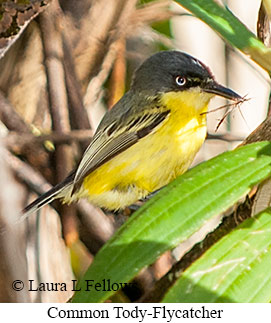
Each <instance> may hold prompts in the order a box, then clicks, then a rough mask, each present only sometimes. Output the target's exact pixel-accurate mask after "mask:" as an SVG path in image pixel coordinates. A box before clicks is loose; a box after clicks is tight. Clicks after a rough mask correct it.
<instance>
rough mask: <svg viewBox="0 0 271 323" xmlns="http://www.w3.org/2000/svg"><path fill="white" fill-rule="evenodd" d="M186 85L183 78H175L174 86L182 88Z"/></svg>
mask: <svg viewBox="0 0 271 323" xmlns="http://www.w3.org/2000/svg"><path fill="white" fill-rule="evenodd" d="M185 83H186V78H185V77H183V76H177V77H176V84H177V85H179V86H184V85H185Z"/></svg>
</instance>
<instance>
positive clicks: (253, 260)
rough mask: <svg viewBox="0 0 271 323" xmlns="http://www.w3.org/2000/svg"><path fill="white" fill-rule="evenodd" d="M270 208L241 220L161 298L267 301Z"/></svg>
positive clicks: (270, 280) (270, 283)
mask: <svg viewBox="0 0 271 323" xmlns="http://www.w3.org/2000/svg"><path fill="white" fill-rule="evenodd" d="M270 264H271V210H270V209H268V210H266V211H265V212H263V213H261V214H259V215H257V216H256V217H254V218H251V219H248V220H246V221H244V222H243V223H242V224H241V225H240V226H238V227H237V228H236V229H235V230H233V231H232V232H231V233H229V234H228V235H227V236H225V237H224V238H222V239H221V240H220V241H219V242H217V243H216V244H215V245H214V246H212V247H211V248H210V249H209V250H208V251H207V252H206V253H205V254H204V255H203V256H202V257H201V258H199V259H198V261H196V262H195V263H194V264H193V265H192V266H191V267H190V268H188V269H187V270H186V271H185V272H184V273H183V274H182V276H181V277H180V279H178V280H177V282H176V283H175V285H174V286H173V287H172V288H171V289H170V290H169V291H168V293H167V294H166V296H165V297H164V299H163V302H183V303H185V302H187V303H193V302H195V303H196V302H204V303H211V302H212V303H213V302H220V303H221V302H238V303H240V302H270V300H271V271H270Z"/></svg>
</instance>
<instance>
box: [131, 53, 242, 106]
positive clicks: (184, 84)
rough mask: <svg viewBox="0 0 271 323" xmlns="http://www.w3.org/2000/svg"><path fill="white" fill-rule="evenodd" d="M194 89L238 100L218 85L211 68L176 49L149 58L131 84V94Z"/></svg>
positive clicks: (229, 91) (238, 97) (237, 96)
mask: <svg viewBox="0 0 271 323" xmlns="http://www.w3.org/2000/svg"><path fill="white" fill-rule="evenodd" d="M196 87H197V88H198V87H200V88H201V89H202V91H205V92H209V93H214V94H217V95H221V96H223V97H226V98H228V99H235V100H236V99H241V97H240V96H239V95H238V94H237V93H235V92H233V91H232V90H230V89H228V88H225V87H223V86H222V85H220V84H218V83H217V82H216V81H215V80H214V76H213V75H212V73H211V71H210V69H209V68H208V67H207V66H205V65H204V64H203V63H201V62H200V61H199V60H198V59H196V58H194V57H192V56H190V55H188V54H186V53H183V52H180V51H175V50H172V51H162V52H159V53H156V54H154V55H152V56H151V57H149V58H148V59H147V60H146V61H145V62H143V64H142V65H141V66H140V67H139V68H138V69H137V70H136V72H135V75H134V78H133V82H132V85H131V89H132V90H134V91H144V90H146V91H148V92H149V93H152V94H154V93H158V92H171V91H176V92H177V91H184V90H188V89H191V88H196Z"/></svg>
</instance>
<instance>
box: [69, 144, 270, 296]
mask: <svg viewBox="0 0 271 323" xmlns="http://www.w3.org/2000/svg"><path fill="white" fill-rule="evenodd" d="M270 155H271V144H270V143H269V142H260V143H256V144H251V145H247V146H244V147H241V148H238V149H236V150H234V151H231V152H226V153H223V154H221V155H220V156H218V157H215V158H213V159H211V160H209V161H207V162H204V163H202V164H200V165H198V166H197V167H195V168H193V169H191V170H190V171H188V172H186V173H185V174H183V175H182V176H180V177H179V178H177V179H176V180H175V181H173V182H172V183H171V184H169V185H168V186H167V187H165V188H164V189H163V190H161V191H160V192H159V193H158V194H157V195H155V196H154V197H153V198H152V199H151V200H150V201H149V202H147V203H146V204H145V205H144V206H143V207H141V208H140V209H139V210H138V211H137V212H135V214H133V216H131V217H130V218H129V220H128V221H127V222H126V223H125V224H124V225H123V226H122V227H121V228H120V230H118V232H117V233H116V234H115V235H114V237H113V238H112V239H110V240H109V241H108V242H107V243H106V244H105V245H104V247H103V248H102V249H101V250H100V252H99V253H98V254H97V255H96V257H95V259H94V262H93V263H92V265H91V266H90V268H89V269H88V271H87V273H86V274H85V276H84V278H83V279H82V281H81V282H80V284H79V287H81V289H82V290H81V291H80V292H78V293H76V294H75V296H74V298H73V301H74V302H101V301H104V300H106V299H107V298H108V297H110V296H111V295H112V294H113V293H114V291H113V290H99V291H97V290H95V289H93V288H92V289H91V291H86V280H94V282H95V283H101V282H102V281H103V279H106V280H107V279H110V280H111V283H125V282H128V281H130V280H131V279H132V278H133V277H135V275H136V274H137V273H138V272H139V271H140V270H141V269H142V268H144V267H145V266H147V265H149V264H151V263H153V262H154V261H155V259H156V258H157V257H158V256H159V255H160V254H162V253H163V252H165V251H166V250H168V249H172V248H173V247H175V246H176V245H178V244H179V243H180V242H182V241H185V240H186V239H187V238H188V237H190V236H191V235H192V234H193V233H195V232H196V231H198V230H199V229H200V228H201V227H202V225H203V224H205V223H206V221H208V220H209V219H211V218H212V217H213V216H215V215H217V214H219V213H221V212H223V211H225V210H226V209H227V208H229V207H230V206H231V205H233V204H234V203H236V202H237V201H238V200H239V199H240V198H241V197H242V196H244V195H245V194H247V193H248V192H249V190H250V189H251V187H252V186H254V185H255V184H257V183H258V182H260V181H262V180H263V179H265V178H266V177H267V176H269V175H270V173H271V166H270V163H271V157H270Z"/></svg>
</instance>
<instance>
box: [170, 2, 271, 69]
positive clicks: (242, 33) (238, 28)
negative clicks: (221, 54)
mask: <svg viewBox="0 0 271 323" xmlns="http://www.w3.org/2000/svg"><path fill="white" fill-rule="evenodd" d="M175 2H177V3H179V4H180V5H181V6H183V7H184V8H186V9H188V10H189V11H191V12H192V13H193V14H194V15H195V16H196V17H198V18H200V19H201V20H203V21H204V22H206V23H207V24H208V25H209V26H210V27H212V28H213V29H214V30H215V31H216V32H218V33H219V34H220V35H221V36H222V37H223V38H224V39H225V40H227V41H228V42H229V43H230V44H231V45H233V46H234V47H237V48H238V49H240V50H241V51H243V52H244V53H245V54H248V55H250V57H251V58H252V59H253V60H254V61H255V62H257V63H258V64H260V65H261V66H262V67H263V68H265V69H266V70H267V71H271V49H269V48H267V47H266V46H264V44H263V43H262V42H261V41H260V40H259V39H258V38H257V37H256V36H255V35H254V34H253V33H252V32H251V31H249V30H248V29H247V27H246V26H245V25H244V24H242V23H241V22H240V20H239V19H238V18H237V17H235V16H234V15H233V14H232V13H231V12H230V11H229V10H227V9H226V8H223V7H221V6H220V5H219V4H217V3H216V2H215V1H214V0H175Z"/></svg>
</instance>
